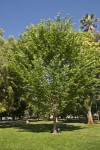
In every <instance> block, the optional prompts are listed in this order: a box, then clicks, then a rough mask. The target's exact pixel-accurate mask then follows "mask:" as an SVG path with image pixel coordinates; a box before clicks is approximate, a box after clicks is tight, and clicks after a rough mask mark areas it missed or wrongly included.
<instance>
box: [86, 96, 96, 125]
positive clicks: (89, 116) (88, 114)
mask: <svg viewBox="0 0 100 150" xmlns="http://www.w3.org/2000/svg"><path fill="white" fill-rule="evenodd" d="M94 98H95V94H92V95H91V99H90V106H89V109H88V113H87V119H88V124H94V121H93V117H92V112H91V108H92V103H93V100H94Z"/></svg>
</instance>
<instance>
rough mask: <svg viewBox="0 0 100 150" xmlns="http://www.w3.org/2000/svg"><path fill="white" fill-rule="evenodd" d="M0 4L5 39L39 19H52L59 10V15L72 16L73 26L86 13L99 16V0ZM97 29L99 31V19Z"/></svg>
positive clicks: (17, 0)
mask: <svg viewBox="0 0 100 150" xmlns="http://www.w3.org/2000/svg"><path fill="white" fill-rule="evenodd" d="M0 6H1V7H0V20H1V21H0V28H3V29H4V31H5V33H4V38H5V39H7V38H8V36H9V35H13V36H14V37H15V38H17V37H18V34H19V33H22V32H23V31H25V29H24V28H25V27H26V26H30V24H37V23H39V22H40V19H46V20H47V19H48V18H51V19H54V17H55V16H57V13H58V11H59V10H61V17H64V16H65V15H66V14H69V17H71V16H73V22H74V23H76V25H75V28H78V27H79V26H80V23H79V20H80V19H81V18H82V16H84V15H85V14H86V13H88V14H91V13H95V15H96V17H98V18H100V0H0ZM97 30H98V31H100V21H99V22H98V28H97Z"/></svg>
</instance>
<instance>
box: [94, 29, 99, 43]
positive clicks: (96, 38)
mask: <svg viewBox="0 0 100 150" xmlns="http://www.w3.org/2000/svg"><path fill="white" fill-rule="evenodd" d="M94 37H95V42H98V41H99V40H100V32H99V31H97V32H96V33H95V34H94Z"/></svg>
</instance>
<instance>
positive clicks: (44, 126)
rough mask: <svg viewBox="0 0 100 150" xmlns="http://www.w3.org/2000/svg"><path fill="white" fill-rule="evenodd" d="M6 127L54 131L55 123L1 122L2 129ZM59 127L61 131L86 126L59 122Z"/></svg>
mask: <svg viewBox="0 0 100 150" xmlns="http://www.w3.org/2000/svg"><path fill="white" fill-rule="evenodd" d="M4 128H16V129H19V130H18V132H36V133H39V132H50V133H52V130H53V124H45V123H43V124H39V123H38V124H31V123H29V124H26V123H25V122H20V123H19V122H16V121H8V122H0V129H4ZM57 128H59V129H60V131H73V130H80V129H83V128H84V127H82V126H74V125H68V124H63V123H58V124H57Z"/></svg>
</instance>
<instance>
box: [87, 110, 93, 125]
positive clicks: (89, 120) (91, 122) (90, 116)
mask: <svg viewBox="0 0 100 150" xmlns="http://www.w3.org/2000/svg"><path fill="white" fill-rule="evenodd" d="M87 119H88V124H94V122H93V117H92V113H91V107H90V108H89V110H88V113H87Z"/></svg>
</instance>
